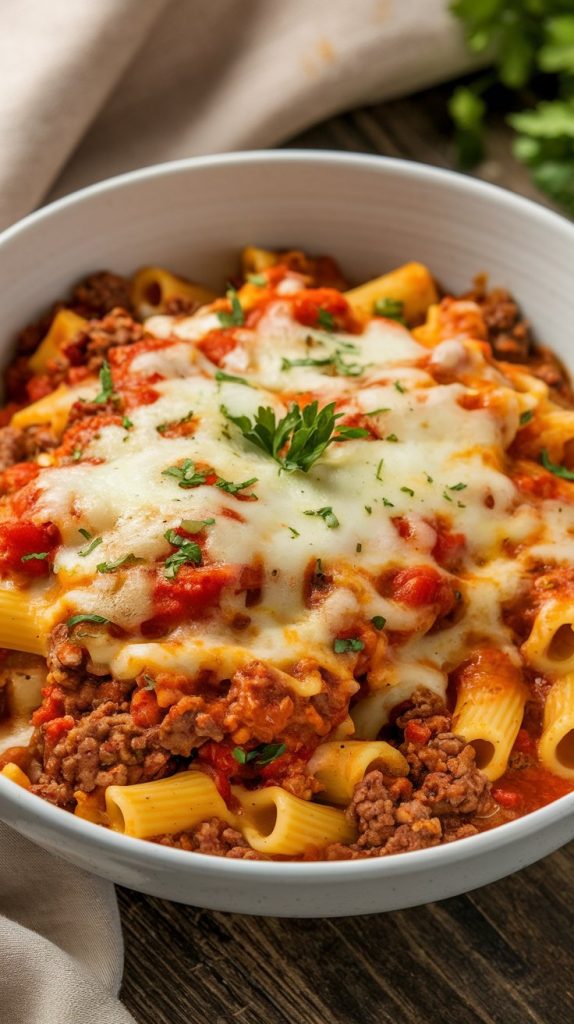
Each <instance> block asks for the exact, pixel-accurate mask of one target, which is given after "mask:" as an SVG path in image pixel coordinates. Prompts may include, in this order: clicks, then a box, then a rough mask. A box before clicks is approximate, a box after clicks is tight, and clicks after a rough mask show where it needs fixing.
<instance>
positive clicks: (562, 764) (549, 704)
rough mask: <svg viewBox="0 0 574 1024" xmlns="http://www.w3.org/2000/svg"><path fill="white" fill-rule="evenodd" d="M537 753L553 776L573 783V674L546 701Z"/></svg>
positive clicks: (563, 678) (557, 684)
mask: <svg viewBox="0 0 574 1024" xmlns="http://www.w3.org/2000/svg"><path fill="white" fill-rule="evenodd" d="M538 752H539V756H540V760H541V761H542V764H543V765H544V766H545V768H548V770H549V771H551V772H553V773H554V775H560V776H561V777H562V778H564V779H570V780H573V779H574V674H573V673H569V674H568V675H565V676H563V677H562V678H561V679H557V680H556V682H555V683H554V685H553V687H552V689H551V690H550V693H549V694H548V697H547V698H546V705H545V708H544V723H543V728H542V736H541V737H540V742H539V744H538Z"/></svg>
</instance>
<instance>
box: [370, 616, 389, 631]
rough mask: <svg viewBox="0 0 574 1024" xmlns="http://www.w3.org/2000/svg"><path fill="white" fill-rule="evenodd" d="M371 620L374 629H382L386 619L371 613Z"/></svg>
mask: <svg viewBox="0 0 574 1024" xmlns="http://www.w3.org/2000/svg"><path fill="white" fill-rule="evenodd" d="M371 622H372V623H373V626H374V627H375V629H384V628H385V626H386V624H387V620H386V619H384V618H383V616H382V615H373V617H372V619H371Z"/></svg>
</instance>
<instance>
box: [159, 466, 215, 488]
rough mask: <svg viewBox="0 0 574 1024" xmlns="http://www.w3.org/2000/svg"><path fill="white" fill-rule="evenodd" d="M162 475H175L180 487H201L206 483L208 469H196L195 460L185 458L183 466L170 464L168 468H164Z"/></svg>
mask: <svg viewBox="0 0 574 1024" xmlns="http://www.w3.org/2000/svg"><path fill="white" fill-rule="evenodd" d="M161 475H162V476H173V477H175V479H176V480H177V484H178V487H199V486H200V485H201V484H204V483H205V481H206V478H207V471H206V470H197V471H196V469H195V462H192V460H191V459H185V460H184V462H183V463H182V464H181V466H170V467H169V468H168V469H163V470H162V474H161Z"/></svg>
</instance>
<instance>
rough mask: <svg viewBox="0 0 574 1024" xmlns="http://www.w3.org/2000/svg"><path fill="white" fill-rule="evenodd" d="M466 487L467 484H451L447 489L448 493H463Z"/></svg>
mask: <svg viewBox="0 0 574 1024" xmlns="http://www.w3.org/2000/svg"><path fill="white" fill-rule="evenodd" d="M467 487H468V484H460V483H459V484H452V485H451V486H450V487H449V491H465V490H466V488H467Z"/></svg>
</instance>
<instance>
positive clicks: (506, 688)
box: [453, 658, 528, 780]
mask: <svg viewBox="0 0 574 1024" xmlns="http://www.w3.org/2000/svg"><path fill="white" fill-rule="evenodd" d="M527 692H528V691H527V689H526V687H525V686H524V684H523V682H522V679H521V676H520V673H519V672H518V671H517V670H516V669H515V668H514V666H512V665H511V664H510V663H509V662H506V664H505V663H504V661H503V659H502V658H499V659H498V660H497V661H496V662H494V665H493V666H492V667H490V666H489V668H488V670H487V671H486V672H485V671H481V667H480V663H479V664H478V666H477V665H473V664H471V666H470V667H469V668H468V669H466V670H465V671H464V672H463V673H462V677H461V680H460V682H459V686H458V693H457V701H456V707H455V709H454V715H453V731H454V732H456V733H459V734H460V735H461V736H463V737H464V738H465V740H466V741H467V743H472V745H473V747H474V748H475V751H476V756H477V761H478V764H479V767H480V768H481V770H482V771H483V772H484V774H485V775H486V776H487V778H488V779H490V780H494V779H498V778H499V777H500V776H501V775H503V774H504V772H505V770H506V767H507V764H508V758H509V756H510V751H511V750H512V747H513V745H514V741H515V739H516V736H517V734H518V730H519V729H520V725H521V722H522V718H523V714H524V705H525V703H526V697H527Z"/></svg>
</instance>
